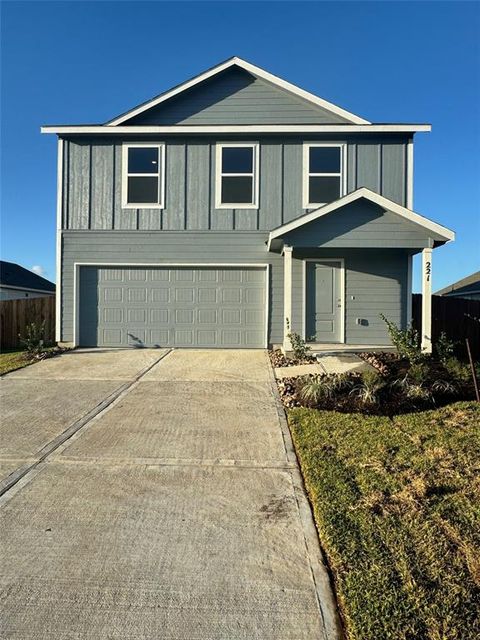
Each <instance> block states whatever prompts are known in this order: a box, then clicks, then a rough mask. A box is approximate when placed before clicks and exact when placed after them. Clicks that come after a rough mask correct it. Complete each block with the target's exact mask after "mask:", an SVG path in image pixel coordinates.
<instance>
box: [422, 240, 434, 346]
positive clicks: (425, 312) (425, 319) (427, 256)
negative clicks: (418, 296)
mask: <svg viewBox="0 0 480 640" xmlns="http://www.w3.org/2000/svg"><path fill="white" fill-rule="evenodd" d="M422 351H424V352H425V353H432V249H431V247H428V248H425V249H423V250H422Z"/></svg>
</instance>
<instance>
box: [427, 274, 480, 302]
mask: <svg viewBox="0 0 480 640" xmlns="http://www.w3.org/2000/svg"><path fill="white" fill-rule="evenodd" d="M471 293H480V271H475V273H472V274H471V275H469V276H466V277H465V278H462V279H461V280H458V281H457V282H454V283H453V284H449V285H448V287H444V288H443V289H440V290H439V291H436V292H435V294H434V295H436V296H448V295H452V296H459V297H461V295H462V294H471Z"/></svg>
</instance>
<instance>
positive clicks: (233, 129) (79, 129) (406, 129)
mask: <svg viewBox="0 0 480 640" xmlns="http://www.w3.org/2000/svg"><path fill="white" fill-rule="evenodd" d="M431 130H432V127H431V125H429V124H338V125H336V124H280V125H278V124H263V125H256V124H244V125H230V124H224V125H214V126H210V125H206V126H202V125H173V126H156V125H149V126H139V125H137V126H135V125H133V126H128V125H125V126H119V127H111V126H109V125H47V126H44V127H41V129H40V131H41V132H42V133H57V134H59V135H62V134H79V133H85V134H92V133H93V134H98V133H100V134H103V135H104V134H106V133H108V135H112V134H113V135H115V134H125V133H131V134H133V135H136V134H144V133H147V134H148V133H154V134H158V133H161V134H163V133H164V134H167V133H182V134H189V133H195V134H197V133H412V134H413V133H416V132H419V131H426V132H428V131H431Z"/></svg>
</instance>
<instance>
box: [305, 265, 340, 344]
mask: <svg viewBox="0 0 480 640" xmlns="http://www.w3.org/2000/svg"><path fill="white" fill-rule="evenodd" d="M302 262H303V267H302V269H303V277H302V331H303V339H304V340H305V341H306V342H309V340H308V338H307V263H308V262H339V263H340V294H341V305H342V314H341V316H340V342H332V343H331V344H332V345H335V344H345V338H346V335H345V331H346V322H345V318H346V315H347V309H346V307H345V258H303V259H302ZM325 344H327V343H325ZM329 344H330V343H329Z"/></svg>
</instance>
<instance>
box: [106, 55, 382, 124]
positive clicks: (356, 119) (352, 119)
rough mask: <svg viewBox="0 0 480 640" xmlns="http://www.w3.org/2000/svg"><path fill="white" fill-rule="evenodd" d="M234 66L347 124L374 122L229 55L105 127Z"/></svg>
mask: <svg viewBox="0 0 480 640" xmlns="http://www.w3.org/2000/svg"><path fill="white" fill-rule="evenodd" d="M231 67H238V68H240V69H243V70H244V71H247V72H248V73H250V74H251V75H253V76H254V77H256V78H260V79H262V80H265V81H266V82H268V83H270V84H272V85H274V86H276V87H278V88H280V89H283V90H285V91H287V92H289V93H291V94H293V95H295V96H296V97H299V98H302V99H303V100H305V101H307V102H309V103H310V104H312V105H315V106H317V107H321V108H322V109H325V110H327V111H329V112H331V113H332V114H335V115H336V116H340V117H342V118H344V119H345V120H346V121H347V123H351V124H371V123H370V122H369V121H368V120H365V119H364V118H361V117H360V116H357V115H355V114H353V113H350V112H349V111H346V110H345V109H342V108H341V107H338V106H337V105H334V104H332V103H331V102H328V101H327V100H324V99H323V98H319V97H318V96H316V95H314V94H313V93H310V92H309V91H305V90H304V89H301V88H300V87H297V86H296V85H294V84H292V83H290V82H287V81H286V80H283V79H282V78H279V77H278V76H275V75H273V74H272V73H269V72H268V71H265V70H264V69H261V68H260V67H257V66H256V65H253V64H251V63H250V62H247V61H246V60H242V59H241V58H237V57H233V58H230V59H229V60H226V61H225V62H221V63H220V64H218V65H216V66H215V67H212V68H211V69H208V70H207V71H205V72H203V73H201V74H200V75H198V76H195V77H194V78H191V79H190V80H187V81H186V82H182V83H181V84H179V85H177V86H176V87H173V88H172V89H169V90H168V91H166V92H164V93H161V94H160V95H158V96H156V97H155V98H152V99H151V100H148V101H147V102H144V103H142V104H140V105H138V106H137V107H134V108H133V109H130V110H129V111H127V112H125V113H123V114H121V115H119V116H117V117H116V118H114V119H113V120H110V121H109V122H107V123H106V126H109V127H116V126H117V125H120V124H123V123H125V122H126V121H128V120H130V119H132V118H134V117H135V116H138V115H139V114H141V113H143V112H145V111H147V110H148V109H151V108H152V107H155V106H157V105H159V104H161V103H163V102H165V101H167V100H170V99H171V98H173V97H175V96H178V95H179V94H181V93H183V92H184V91H187V90H188V89H191V88H192V87H194V86H196V85H198V84H199V83H201V82H204V81H205V80H208V79H209V78H212V77H214V76H216V75H218V74H220V73H222V72H223V71H225V70H226V69H229V68H231Z"/></svg>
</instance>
